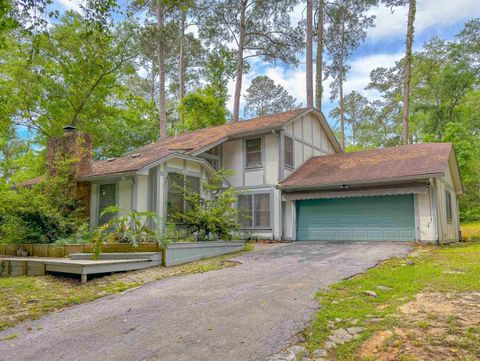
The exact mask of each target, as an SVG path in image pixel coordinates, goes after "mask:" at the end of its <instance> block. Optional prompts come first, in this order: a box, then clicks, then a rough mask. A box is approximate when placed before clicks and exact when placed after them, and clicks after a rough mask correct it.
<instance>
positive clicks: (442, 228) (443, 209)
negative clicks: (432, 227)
mask: <svg viewBox="0 0 480 361" xmlns="http://www.w3.org/2000/svg"><path fill="white" fill-rule="evenodd" d="M435 186H436V189H437V192H436V197H437V209H438V231H439V239H440V241H441V242H451V241H456V240H458V231H459V214H458V199H457V196H456V194H455V189H454V185H453V180H452V175H451V169H450V167H447V168H446V170H445V176H443V177H440V178H437V179H435ZM447 190H448V191H449V192H450V195H451V200H452V220H451V221H447V203H446V194H445V192H446V191H447Z"/></svg>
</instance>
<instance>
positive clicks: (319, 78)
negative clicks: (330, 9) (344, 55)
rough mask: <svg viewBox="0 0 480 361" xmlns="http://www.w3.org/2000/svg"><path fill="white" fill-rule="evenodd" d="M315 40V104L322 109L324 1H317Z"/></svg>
mask: <svg viewBox="0 0 480 361" xmlns="http://www.w3.org/2000/svg"><path fill="white" fill-rule="evenodd" d="M316 19H317V21H316V32H315V40H316V43H317V52H316V55H315V106H316V107H317V109H319V110H322V96H323V85H322V82H323V33H324V24H325V1H324V0H318V1H317V16H316Z"/></svg>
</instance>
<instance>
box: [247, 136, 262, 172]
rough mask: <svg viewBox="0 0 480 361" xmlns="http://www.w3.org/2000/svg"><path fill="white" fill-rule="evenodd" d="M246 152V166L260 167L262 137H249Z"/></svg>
mask: <svg viewBox="0 0 480 361" xmlns="http://www.w3.org/2000/svg"><path fill="white" fill-rule="evenodd" d="M245 144H246V152H245V160H246V161H245V167H246V168H259V167H261V166H262V138H255V139H247V141H246V142H245Z"/></svg>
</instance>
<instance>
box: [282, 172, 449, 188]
mask: <svg viewBox="0 0 480 361" xmlns="http://www.w3.org/2000/svg"><path fill="white" fill-rule="evenodd" d="M292 174H293V173H292ZM444 175H445V173H444V172H441V173H432V174H422V175H416V176H406V177H390V178H388V177H387V178H381V179H362V180H356V181H351V182H349V181H345V182H336V183H327V184H320V185H299V186H295V185H290V186H282V184H281V183H280V184H279V185H277V188H279V189H281V190H282V191H289V190H290V191H297V190H314V189H329V188H335V187H344V186H347V187H348V186H351V185H361V184H375V183H378V184H385V183H387V182H392V183H394V182H400V181H408V180H421V179H428V178H432V177H443V176H444Z"/></svg>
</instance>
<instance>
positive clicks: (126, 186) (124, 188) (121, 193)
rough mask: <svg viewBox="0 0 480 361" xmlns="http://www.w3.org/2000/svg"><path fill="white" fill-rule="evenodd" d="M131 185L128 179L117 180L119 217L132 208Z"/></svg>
mask: <svg viewBox="0 0 480 361" xmlns="http://www.w3.org/2000/svg"><path fill="white" fill-rule="evenodd" d="M132 187H133V184H132V183H131V181H129V180H120V181H119V182H118V206H119V207H120V214H119V215H120V217H124V216H126V215H127V214H128V213H129V211H130V210H131V209H132V198H133V193H132Z"/></svg>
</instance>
